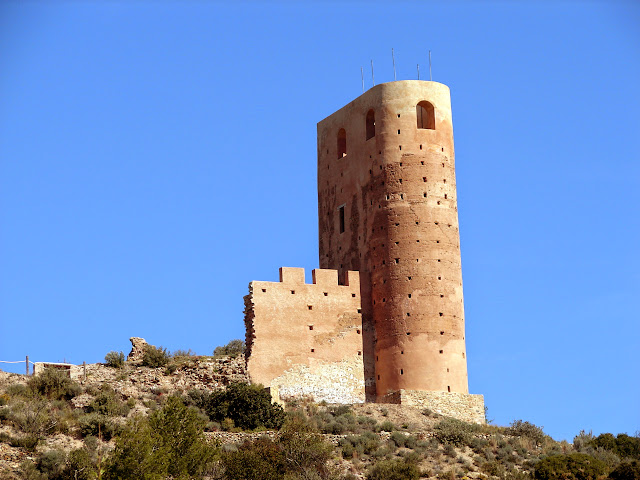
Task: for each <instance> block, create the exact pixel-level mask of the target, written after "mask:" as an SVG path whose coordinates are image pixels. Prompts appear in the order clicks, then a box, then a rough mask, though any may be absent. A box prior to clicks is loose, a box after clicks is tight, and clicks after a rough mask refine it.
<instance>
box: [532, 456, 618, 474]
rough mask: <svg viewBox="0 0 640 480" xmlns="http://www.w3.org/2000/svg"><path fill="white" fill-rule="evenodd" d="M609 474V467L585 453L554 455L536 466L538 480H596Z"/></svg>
mask: <svg viewBox="0 0 640 480" xmlns="http://www.w3.org/2000/svg"><path fill="white" fill-rule="evenodd" d="M606 472H607V465H606V464H605V463H604V462H603V461H601V460H598V459H597V458H594V457H592V456H590V455H587V454H584V453H571V454H569V455H552V456H550V457H546V458H543V459H542V460H540V461H539V462H538V463H537V464H536V466H535V474H534V476H535V478H536V479H538V480H595V479H597V478H598V477H600V476H601V475H604V474H605V473H606Z"/></svg>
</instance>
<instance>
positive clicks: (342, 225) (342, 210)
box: [338, 205, 344, 233]
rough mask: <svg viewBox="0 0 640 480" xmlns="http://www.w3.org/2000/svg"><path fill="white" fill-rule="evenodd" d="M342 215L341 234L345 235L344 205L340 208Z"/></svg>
mask: <svg viewBox="0 0 640 480" xmlns="http://www.w3.org/2000/svg"><path fill="white" fill-rule="evenodd" d="M338 212H339V213H340V233H344V205H342V206H341V207H339V208H338Z"/></svg>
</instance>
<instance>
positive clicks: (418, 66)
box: [416, 63, 420, 80]
mask: <svg viewBox="0 0 640 480" xmlns="http://www.w3.org/2000/svg"><path fill="white" fill-rule="evenodd" d="M416 67H417V68H418V80H420V64H419V63H418V64H417V65H416Z"/></svg>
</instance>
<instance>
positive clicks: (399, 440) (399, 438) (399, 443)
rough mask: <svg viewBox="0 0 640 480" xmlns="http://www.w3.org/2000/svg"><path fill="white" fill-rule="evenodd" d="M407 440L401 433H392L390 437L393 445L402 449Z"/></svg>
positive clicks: (406, 436)
mask: <svg viewBox="0 0 640 480" xmlns="http://www.w3.org/2000/svg"><path fill="white" fill-rule="evenodd" d="M407 438H408V435H405V434H404V433H401V432H393V433H392V434H391V437H390V439H391V441H392V442H393V443H395V445H396V447H404V446H405V444H406V443H407Z"/></svg>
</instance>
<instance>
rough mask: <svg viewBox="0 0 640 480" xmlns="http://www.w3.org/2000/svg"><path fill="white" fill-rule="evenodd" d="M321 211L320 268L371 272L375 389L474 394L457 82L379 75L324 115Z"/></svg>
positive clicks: (368, 304)
mask: <svg viewBox="0 0 640 480" xmlns="http://www.w3.org/2000/svg"><path fill="white" fill-rule="evenodd" d="M318 218H319V237H320V267H321V268H332V269H337V270H338V271H339V272H340V273H341V274H344V272H346V271H347V270H359V271H360V272H361V273H363V274H366V275H362V276H361V296H362V314H363V323H364V324H365V328H364V332H363V334H364V335H363V342H364V346H363V354H364V362H365V375H366V382H367V393H368V396H369V398H370V399H372V398H373V396H375V398H376V399H377V400H378V401H384V399H385V398H388V397H389V396H393V395H394V394H396V393H397V392H399V391H400V390H405V392H406V391H443V392H458V393H468V381H467V361H466V351H465V337H464V306H463V297H462V272H461V266H460V240H459V233H458V209H457V203H456V179H455V164H454V150H453V127H452V121H451V100H450V94H449V88H448V87H447V86H446V85H443V84H440V83H436V82H426V81H418V80H408V81H397V82H390V83H385V84H380V85H376V86H375V87H373V88H371V89H369V90H368V91H367V92H366V93H364V94H362V95H361V96H360V97H358V98H357V99H355V100H354V101H352V102H351V103H349V104H348V105H346V106H345V107H343V108H341V109H340V110H338V111H337V112H335V113H334V114H332V115H330V116H329V117H327V118H326V119H324V120H322V121H321V122H320V123H318ZM362 277H365V278H364V281H363V278H362ZM367 327H369V328H367Z"/></svg>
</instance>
